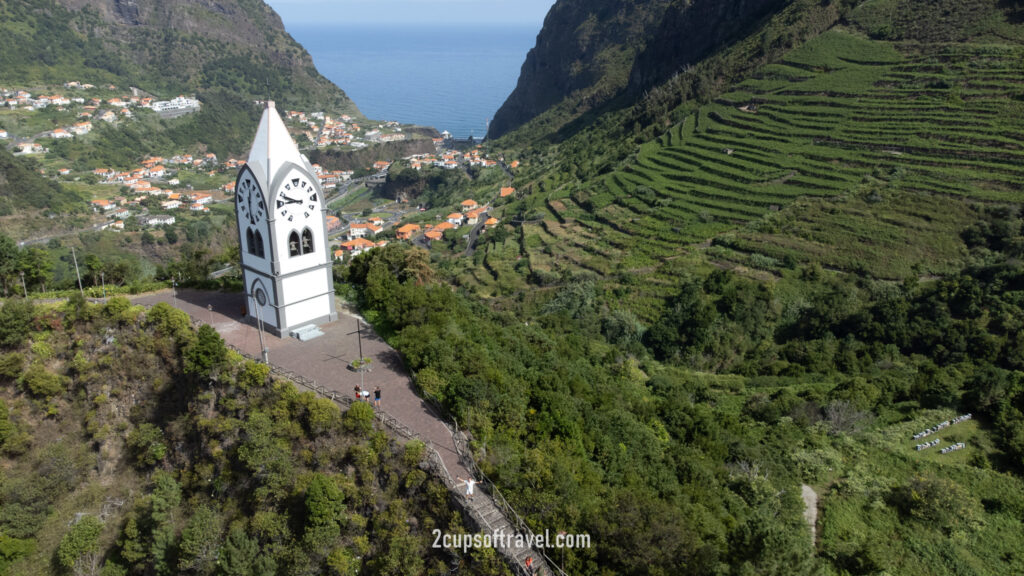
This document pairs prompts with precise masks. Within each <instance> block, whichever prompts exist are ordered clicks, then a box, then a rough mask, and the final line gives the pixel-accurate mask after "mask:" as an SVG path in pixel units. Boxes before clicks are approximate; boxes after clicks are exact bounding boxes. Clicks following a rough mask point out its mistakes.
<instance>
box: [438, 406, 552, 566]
mask: <svg viewBox="0 0 1024 576" xmlns="http://www.w3.org/2000/svg"><path fill="white" fill-rule="evenodd" d="M453 422H454V421H453ZM454 425H455V429H454V430H453V432H452V441H453V442H454V443H455V451H456V453H458V455H459V456H460V458H461V459H462V460H463V465H465V466H466V468H467V469H468V470H469V471H470V473H471V474H473V475H474V476H475V477H477V478H479V479H480V480H482V483H485V484H486V485H487V486H488V487H489V489H490V492H491V498H492V499H493V500H494V505H495V506H496V507H497V508H498V510H500V511H501V513H502V514H503V515H504V516H505V517H506V518H507V519H508V520H509V522H510V523H511V524H512V527H513V528H514V529H515V530H516V531H517V532H518V533H521V534H523V535H530V536H532V537H533V538H534V539H535V538H536V536H537V535H536V533H535V532H534V531H533V530H532V529H531V528H530V526H529V525H527V524H526V521H525V520H523V517H522V516H520V515H519V513H518V512H516V510H515V508H513V507H512V505H511V504H509V503H508V500H506V499H505V496H504V494H502V493H501V490H499V489H498V486H497V485H496V484H495V483H494V482H493V481H491V479H490V478H488V477H487V475H486V474H484V471H483V470H481V469H480V466H479V465H478V464H477V463H476V459H475V458H474V457H473V453H472V452H471V451H470V450H469V447H468V446H467V445H466V442H465V441H464V440H463V434H462V433H461V432H460V431H459V423H458V422H454ZM533 541H535V540H533ZM532 550H533V552H534V553H536V554H540V556H542V557H543V558H544V560H545V561H546V562H547V565H548V567H549V569H550V570H551V571H553V572H554V573H556V574H559V575H560V576H569V575H568V574H566V572H565V571H564V570H562V568H561V566H559V565H558V564H556V563H555V561H554V560H552V559H551V558H550V557H548V555H547V554H545V553H544V549H543V548H541V549H535V548H532ZM517 568H520V569H522V573H523V574H529V573H528V572H526V569H525V567H522V566H517ZM530 576H532V575H530Z"/></svg>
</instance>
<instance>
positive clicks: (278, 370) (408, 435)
mask: <svg viewBox="0 0 1024 576" xmlns="http://www.w3.org/2000/svg"><path fill="white" fill-rule="evenodd" d="M191 324H192V325H193V326H194V327H196V328H198V327H199V326H202V325H203V324H206V322H203V321H202V320H201V319H198V318H191ZM224 345H225V346H226V347H227V348H229V349H231V350H233V351H234V352H236V353H238V354H239V355H240V356H242V357H243V358H247V359H249V360H251V361H253V362H256V363H262V360H260V359H258V358H256V357H255V356H253V355H251V354H249V353H247V352H245V351H244V350H242V349H241V348H239V347H237V346H235V345H233V344H229V343H227V342H225V343H224ZM267 365H268V366H269V367H270V374H271V375H273V376H277V377H278V378H284V379H286V380H290V381H292V382H294V383H296V384H298V385H300V386H302V387H304V388H307V389H309V390H311V391H313V392H315V393H316V394H318V395H320V396H322V397H324V398H327V399H329V400H331V401H333V402H335V403H337V404H339V405H341V406H342V407H345V408H348V407H350V406H351V405H352V403H353V402H354V400H353V399H352V398H350V397H349V396H348V395H346V394H341V393H338V392H336V391H334V390H329V389H328V388H327V387H325V386H322V385H320V384H317V383H316V381H315V380H311V379H309V378H306V377H305V376H303V375H301V374H299V373H297V372H293V371H291V370H288V369H286V368H282V367H280V366H277V365H274V364H269V363H268V364H267ZM427 400H428V405H430V406H431V407H432V408H433V411H434V412H435V416H436V417H437V418H438V419H439V420H440V421H441V423H442V424H444V425H445V427H446V428H448V431H449V432H450V433H451V434H452V442H453V444H454V445H455V453H456V454H457V455H458V456H459V459H460V461H461V462H462V463H463V464H464V465H465V466H466V469H467V470H468V471H469V472H470V474H472V475H473V476H475V477H477V478H479V479H480V480H482V482H481V484H484V485H486V486H488V487H489V488H490V493H491V499H492V501H493V502H494V505H495V507H496V508H497V509H498V511H500V512H501V513H502V514H503V515H504V516H505V518H506V519H507V520H508V521H509V523H510V524H512V526H513V528H514V529H515V530H516V531H517V532H518V533H521V534H523V535H524V536H526V535H529V536H532V537H533V538H536V534H535V533H534V532H533V530H531V529H530V527H529V526H528V525H527V524H526V522H525V521H524V520H523V518H522V517H521V516H520V515H519V513H518V512H516V510H515V508H513V507H512V505H511V504H509V503H508V500H506V499H505V496H504V495H503V494H502V493H501V491H500V490H498V487H497V486H496V485H495V484H494V482H492V481H491V479H490V478H488V477H487V475H486V474H484V472H483V470H481V469H480V466H479V465H478V464H477V462H476V459H475V458H474V457H473V454H472V452H471V451H470V450H469V447H468V446H466V443H465V442H464V441H463V434H462V433H461V432H460V431H459V423H458V422H457V421H455V419H454V418H453V419H452V425H451V426H449V425H448V423H446V422H445V421H444V418H443V416H442V414H443V408H442V407H441V406H439V405H438V404H437V402H436V401H434V399H432V398H431V399H427ZM373 415H374V420H376V421H378V422H380V424H381V425H382V426H383V427H385V428H386V429H388V430H390V431H392V432H394V433H395V434H397V435H398V436H401V437H402V438H405V439H406V440H418V441H420V442H422V443H423V445H424V446H425V449H426V452H427V465H428V467H429V468H430V469H431V470H432V471H433V472H434V474H435V475H436V476H438V477H440V478H441V481H442V482H443V483H444V484H445V487H446V488H448V489H449V490H452V491H453V492H454V491H455V488H456V485H455V479H454V478H452V475H451V472H449V471H448V467H447V466H446V465H445V463H444V459H443V458H441V454H440V453H439V452H438V451H437V448H435V447H434V444H433V442H431V441H430V440H424V439H423V438H421V437H420V435H419V434H417V433H416V432H414V431H413V430H412V429H410V428H409V427H408V426H406V425H405V424H402V423H401V422H400V421H399V420H398V419H397V418H395V417H394V416H391V415H390V414H388V413H387V412H385V411H384V410H383V409H382V408H375V409H374V411H373ZM464 506H465V508H466V510H467V513H469V514H470V515H472V514H473V512H474V510H473V508H472V506H470V505H468V503H467V504H465V505H464ZM481 520H483V517H482V515H481ZM481 524H482V523H481ZM533 541H535V540H533ZM531 550H532V551H533V552H534V554H535V555H537V554H539V556H541V557H543V559H544V561H545V562H546V563H547V566H548V570H549V571H550V572H553V573H555V574H558V575H559V576H569V575H568V574H566V572H565V571H564V570H562V568H561V567H560V566H559V565H558V564H556V563H555V561H554V560H552V559H551V558H550V557H549V556H548V555H547V554H545V553H544V550H543V549H540V550H538V549H536V548H531ZM505 557H506V559H507V560H508V561H509V564H510V565H511V567H512V569H513V571H515V572H516V573H517V574H520V575H522V576H533V573H531V572H529V571H528V570H527V569H526V567H525V566H524V565H523V564H521V563H520V562H519V560H518V559H517V558H515V557H514V555H513V554H511V553H508V554H505Z"/></svg>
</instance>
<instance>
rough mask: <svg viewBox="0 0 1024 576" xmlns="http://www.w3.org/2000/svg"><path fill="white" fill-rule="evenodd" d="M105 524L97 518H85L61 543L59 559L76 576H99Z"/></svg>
mask: <svg viewBox="0 0 1024 576" xmlns="http://www.w3.org/2000/svg"><path fill="white" fill-rule="evenodd" d="M101 532H103V522H101V521H100V519H99V518H97V517H95V516H83V517H82V518H80V519H79V520H78V522H75V524H74V525H73V526H72V527H71V530H69V531H68V532H67V533H66V534H65V535H64V538H62V539H61V541H60V546H59V547H58V548H57V559H58V560H59V561H60V565H61V566H63V567H65V568H68V569H70V570H71V572H72V573H73V574H75V576H96V575H97V574H99V568H100V559H101V558H102V557H103V555H102V553H101V550H100V533H101Z"/></svg>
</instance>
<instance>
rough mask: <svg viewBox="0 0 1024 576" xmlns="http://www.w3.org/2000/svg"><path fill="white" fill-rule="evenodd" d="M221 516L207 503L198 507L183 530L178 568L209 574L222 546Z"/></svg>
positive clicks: (189, 571) (183, 570) (193, 572)
mask: <svg viewBox="0 0 1024 576" xmlns="http://www.w3.org/2000/svg"><path fill="white" fill-rule="evenodd" d="M220 531H221V517H220V515H219V514H217V513H216V512H214V511H213V510H211V509H210V508H209V507H207V506H206V505H202V506H199V507H198V508H196V511H195V513H193V514H192V517H191V518H189V519H188V522H187V523H186V524H185V528H184V529H183V530H182V531H181V544H180V545H179V547H178V548H179V555H178V570H179V571H180V572H187V573H192V574H209V573H211V572H212V571H213V566H214V563H215V562H216V560H217V549H218V548H219V547H220Z"/></svg>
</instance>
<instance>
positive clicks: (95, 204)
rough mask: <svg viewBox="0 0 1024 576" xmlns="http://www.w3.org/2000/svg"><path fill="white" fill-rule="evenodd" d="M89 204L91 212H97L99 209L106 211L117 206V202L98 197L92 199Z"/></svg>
mask: <svg viewBox="0 0 1024 576" xmlns="http://www.w3.org/2000/svg"><path fill="white" fill-rule="evenodd" d="M91 204H92V211H93V212H99V211H100V210H103V211H104V212H107V211H109V210H113V209H114V208H117V204H114V203H113V202H111V201H110V200H107V199H106V198H99V199H97V200H93V201H92V202H91Z"/></svg>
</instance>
